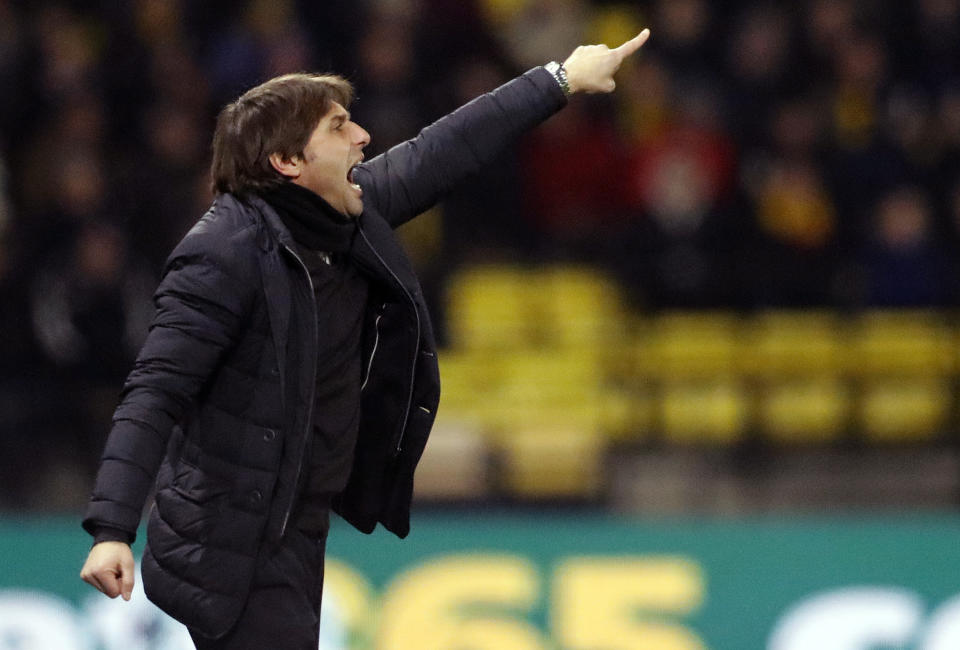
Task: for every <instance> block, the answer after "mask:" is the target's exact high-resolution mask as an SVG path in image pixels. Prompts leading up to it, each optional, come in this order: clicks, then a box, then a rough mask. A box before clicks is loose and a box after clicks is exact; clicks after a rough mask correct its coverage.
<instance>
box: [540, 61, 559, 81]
mask: <svg viewBox="0 0 960 650" xmlns="http://www.w3.org/2000/svg"><path fill="white" fill-rule="evenodd" d="M543 67H544V68H546V69H547V72H549V73H550V74H552V75H553V76H554V77H556V76H557V71H559V70H560V64H559V63H557V62H556V61H551V62H550V63H548V64H546V65H545V66H543Z"/></svg>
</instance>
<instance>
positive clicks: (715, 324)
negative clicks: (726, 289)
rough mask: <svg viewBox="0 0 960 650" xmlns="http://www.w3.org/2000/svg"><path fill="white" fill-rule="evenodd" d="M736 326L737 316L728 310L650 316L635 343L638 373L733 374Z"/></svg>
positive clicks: (668, 377)
mask: <svg viewBox="0 0 960 650" xmlns="http://www.w3.org/2000/svg"><path fill="white" fill-rule="evenodd" d="M739 328H740V321H739V319H738V318H737V317H736V316H735V315H733V314H727V313H683V312H672V313H665V314H662V315H659V316H656V317H653V318H651V319H650V321H649V325H648V327H647V328H646V331H645V332H644V339H643V340H642V341H639V342H638V346H639V354H638V358H637V364H638V369H639V372H640V373H641V374H642V375H644V376H647V377H648V378H650V379H652V380H658V381H675V380H681V379H709V378H716V377H729V376H732V375H733V374H735V373H736V371H737V367H738V362H739V358H738V355H739V351H740V346H739V340H738V336H739Z"/></svg>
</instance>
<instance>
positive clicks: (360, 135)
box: [353, 123, 370, 149]
mask: <svg viewBox="0 0 960 650" xmlns="http://www.w3.org/2000/svg"><path fill="white" fill-rule="evenodd" d="M353 126H354V128H355V130H356V133H355V134H354V141H355V142H356V143H357V145H358V146H359V147H360V148H361V149H363V148H364V147H366V146H367V145H368V144H370V134H369V133H367V130H366V129H365V128H363V127H362V126H360V125H359V124H357V123H354V125H353Z"/></svg>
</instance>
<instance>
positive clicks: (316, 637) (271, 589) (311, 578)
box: [190, 528, 327, 650]
mask: <svg viewBox="0 0 960 650" xmlns="http://www.w3.org/2000/svg"><path fill="white" fill-rule="evenodd" d="M326 542H327V531H326V530H324V531H322V532H321V533H305V532H302V531H300V530H296V529H293V528H291V529H290V530H288V531H287V534H286V535H285V536H284V538H283V540H282V541H281V542H280V545H279V546H278V547H272V548H270V547H267V548H264V549H263V550H261V554H260V559H259V563H258V565H257V569H256V573H254V576H253V584H252V586H251V588H250V596H249V598H248V599H247V604H246V606H245V607H244V610H243V613H242V614H240V619H239V620H238V621H237V624H236V625H235V626H234V627H233V629H231V630H230V631H229V632H227V634H226V635H225V636H223V637H221V638H219V639H209V638H206V637H203V636H200V635H199V634H197V633H195V632H194V631H193V630H191V631H190V636H191V637H192V638H193V643H194V645H195V646H196V647H197V649H198V650H264V649H267V648H269V649H271V650H317V646H318V645H319V643H320V598H321V595H322V593H323V557H324V551H325V549H326ZM223 570H224V571H229V570H230V567H223Z"/></svg>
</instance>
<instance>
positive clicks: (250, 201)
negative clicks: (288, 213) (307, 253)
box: [230, 193, 296, 251]
mask: <svg viewBox="0 0 960 650" xmlns="http://www.w3.org/2000/svg"><path fill="white" fill-rule="evenodd" d="M230 196H231V197H232V198H233V199H234V200H235V201H237V202H238V203H241V204H246V205H248V206H250V207H251V208H253V209H254V210H255V211H256V212H259V213H260V216H261V217H262V224H263V225H264V226H266V228H267V230H269V231H270V232H272V233H273V236H274V238H275V239H276V240H277V241H278V242H279V243H280V245H281V246H286V247H287V248H290V249H292V250H293V249H294V247H295V246H296V244H295V243H294V241H293V235H292V234H291V233H290V229H289V228H287V226H286V224H284V223H283V219H281V218H280V215H279V214H277V211H276V210H275V209H274V208H273V206H272V205H270V204H269V203H267V202H266V201H264V200H263V198H261V197H260V196H259V195H257V194H253V193H248V194H244V195H243V196H242V197H241V196H237V195H230ZM265 234H266V233H263V232H261V233H259V235H258V237H257V243H258V244H260V248H262V249H263V250H265V251H266V250H269V249H270V238H269V237H265V236H263V235H265Z"/></svg>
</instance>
